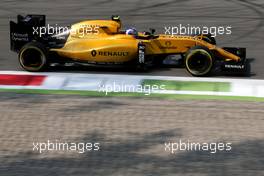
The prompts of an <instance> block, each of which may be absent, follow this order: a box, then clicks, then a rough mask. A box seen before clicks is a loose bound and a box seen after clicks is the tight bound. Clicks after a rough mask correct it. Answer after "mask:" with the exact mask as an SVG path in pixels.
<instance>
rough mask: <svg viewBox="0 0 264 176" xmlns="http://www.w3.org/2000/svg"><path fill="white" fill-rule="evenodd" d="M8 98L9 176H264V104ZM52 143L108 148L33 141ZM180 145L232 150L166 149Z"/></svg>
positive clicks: (5, 144) (2, 171)
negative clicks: (46, 147) (40, 146)
mask: <svg viewBox="0 0 264 176" xmlns="http://www.w3.org/2000/svg"><path fill="white" fill-rule="evenodd" d="M0 97H1V101H0V112H1V118H0V141H1V143H0V175H1V176H2V175H3V176H17V175H19V176H35V175H38V176H53V175H54V176H55V175H62V176H80V175H87V176H97V175H99V176H117V175H118V176H119V175H120V176H124V175H125V176H163V175H164V176H182V175H188V176H193V175H194V176H225V175H227V176H229V175H230V176H244V175H246V176H252V175H254V176H263V175H264V169H263V165H264V150H263V148H264V129H263V126H264V118H263V113H264V108H263V102H236V101H234V102H232V101H216V102H215V101H212V100H211V101H209V100H208V101H203V102H201V101H198V100H196V101H191V100H182V101H174V100H162V101H161V100H160V99H138V98H124V97H123V98H120V97H119V98H113V97H112V98H109V97H108V98H105V97H103V98H91V97H83V96H65V95H29V94H27V95H23V94H14V93H12V94H11V93H10V94H7V93H5V94H3V93H0ZM230 104H232V106H230ZM14 107H15V108H14ZM47 140H50V142H53V143H55V141H56V140H57V141H58V142H69V143H71V142H75V143H83V142H85V143H88V142H93V143H100V150H99V151H90V152H89V151H86V152H85V153H78V152H77V151H65V150H64V151H51V150H50V151H42V153H41V154H40V153H39V152H38V151H37V150H36V149H34V151H33V144H32V143H33V142H34V143H37V142H47ZM180 140H181V141H182V142H185V143H187V142H188V140H189V142H195V143H215V142H218V143H219V142H224V143H231V148H232V149H231V151H219V150H218V151H216V153H210V152H209V151H194V150H192V151H179V150H178V151H175V153H173V154H171V153H170V152H168V150H167V151H165V145H164V143H165V142H167V143H168V142H179V141H180ZM212 151H213V150H212Z"/></svg>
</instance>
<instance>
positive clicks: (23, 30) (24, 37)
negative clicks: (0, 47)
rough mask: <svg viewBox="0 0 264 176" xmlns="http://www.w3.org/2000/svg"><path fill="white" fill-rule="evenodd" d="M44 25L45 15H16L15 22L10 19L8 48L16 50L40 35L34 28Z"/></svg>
mask: <svg viewBox="0 0 264 176" xmlns="http://www.w3.org/2000/svg"><path fill="white" fill-rule="evenodd" d="M43 26H46V16H45V15H26V16H25V17H24V16H21V15H18V16H17V22H14V21H10V48H11V50H12V51H15V52H18V51H19V50H20V49H21V47H22V46H23V45H25V44H26V43H28V42H31V41H33V40H38V39H39V38H40V37H39V36H38V33H37V32H35V30H36V29H38V28H40V27H43Z"/></svg>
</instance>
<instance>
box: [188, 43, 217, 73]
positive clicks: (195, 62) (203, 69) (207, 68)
mask: <svg viewBox="0 0 264 176" xmlns="http://www.w3.org/2000/svg"><path fill="white" fill-rule="evenodd" d="M184 64H185V68H186V70H187V71H188V72H189V73H190V74H191V75H193V76H208V75H209V74H210V73H211V71H212V68H213V65H214V57H213V54H212V53H211V52H210V50H209V49H208V48H206V47H203V46H194V47H192V48H191V49H189V51H188V52H187V53H186V54H185V58H184Z"/></svg>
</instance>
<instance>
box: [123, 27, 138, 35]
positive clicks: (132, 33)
mask: <svg viewBox="0 0 264 176" xmlns="http://www.w3.org/2000/svg"><path fill="white" fill-rule="evenodd" d="M126 35H137V30H136V28H129V29H127V30H126Z"/></svg>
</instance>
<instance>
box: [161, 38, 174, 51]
mask: <svg viewBox="0 0 264 176" xmlns="http://www.w3.org/2000/svg"><path fill="white" fill-rule="evenodd" d="M177 48H178V47H176V46H173V45H172V43H171V41H169V40H167V41H165V46H160V49H177Z"/></svg>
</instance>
